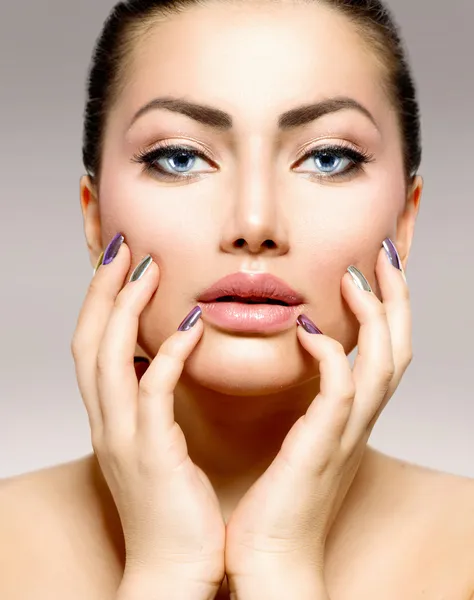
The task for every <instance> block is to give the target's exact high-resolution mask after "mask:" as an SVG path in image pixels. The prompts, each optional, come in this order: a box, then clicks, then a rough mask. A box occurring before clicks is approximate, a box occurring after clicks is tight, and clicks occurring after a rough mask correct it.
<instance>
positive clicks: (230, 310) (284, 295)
mask: <svg viewBox="0 0 474 600" xmlns="http://www.w3.org/2000/svg"><path fill="white" fill-rule="evenodd" d="M198 301H199V302H200V304H201V308H202V311H203V319H204V321H206V322H207V323H209V324H212V325H214V326H215V327H217V328H219V329H222V330H224V331H232V332H235V333H241V334H249V333H251V334H255V333H256V334H272V333H278V332H282V331H284V330H287V329H289V328H291V327H294V326H295V323H296V319H297V317H298V315H299V314H300V313H301V304H303V303H305V299H304V298H303V296H301V294H299V293H298V292H296V291H295V290H294V289H292V288H291V287H290V286H289V285H288V284H286V283H285V282H284V281H282V280H281V279H278V278H277V277H274V276H273V275H270V274H268V273H258V274H249V273H235V274H234V275H228V276H227V277H224V278H223V279H221V280H220V281H218V282H217V283H215V284H214V285H213V286H211V287H210V288H209V289H208V290H206V291H205V292H204V293H203V294H201V296H199V298H198Z"/></svg>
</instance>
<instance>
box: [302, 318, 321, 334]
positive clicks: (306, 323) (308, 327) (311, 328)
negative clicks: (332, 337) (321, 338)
mask: <svg viewBox="0 0 474 600" xmlns="http://www.w3.org/2000/svg"><path fill="white" fill-rule="evenodd" d="M296 322H297V323H298V325H301V327H302V328H303V329H304V330H305V331H307V332H308V333H318V334H321V335H322V333H323V332H322V331H320V330H319V329H318V328H317V327H316V325H315V324H314V323H313V321H311V319H308V317H307V316H306V315H300V316H299V317H298V318H297V319H296Z"/></svg>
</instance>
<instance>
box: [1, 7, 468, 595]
mask: <svg viewBox="0 0 474 600" xmlns="http://www.w3.org/2000/svg"><path fill="white" fill-rule="evenodd" d="M420 156H421V151H420V134H419V118H418V108H417V103H416V96H415V91H414V87H413V83H412V79H411V75H410V71H409V69H408V66H407V64H406V62H405V59H404V56H403V52H402V49H401V45H400V41H399V38H398V34H397V30H396V28H395V26H394V24H393V22H392V20H391V19H390V16H389V15H388V13H387V12H386V10H385V9H384V8H383V6H382V5H381V4H380V3H379V2H377V1H369V0H367V1H366V2H364V1H363V0H361V1H360V2H353V1H350V0H347V1H344V0H339V1H338V0H324V1H321V2H305V3H293V2H285V1H283V0H281V1H280V2H270V1H269V0H263V1H262V2H254V1H241V2H234V3H227V2H218V1H216V0H214V1H212V0H209V1H208V2H199V3H198V2H193V1H192V0H190V1H187V2H184V1H182V2H177V1H175V2H173V1H169V2H158V1H156V0H155V1H153V0H142V1H139V0H135V1H130V2H125V3H121V4H119V5H117V6H116V7H115V9H114V11H113V13H112V15H111V17H110V19H109V20H108V22H107V24H106V26H105V28H104V30H103V32H102V36H101V38H100V40H99V44H98V48H97V50H96V53H95V55H94V59H93V65H92V70H91V76H90V83H89V96H88V103H87V107H86V119H85V136H84V164H85V167H86V170H87V175H86V176H84V177H83V178H82V180H81V206H82V210H83V215H84V224H85V234H86V239H87V244H88V248H89V253H90V257H91V261H92V264H93V265H97V269H96V272H95V275H94V277H93V279H92V283H91V286H90V289H89V291H88V293H87V297H86V299H85V302H84V305H83V308H82V310H81V314H80V316H79V320H78V324H77V329H76V332H75V334H74V339H73V342H72V350H73V355H74V360H75V364H76V372H77V379H78V384H79V387H80V390H81V394H82V397H83V399H84V403H85V406H86V409H87V413H88V416H89V421H90V425H91V437H92V444H93V447H94V453H93V454H92V455H91V456H87V457H85V458H84V459H82V460H79V461H75V462H73V463H68V464H65V465H60V466H59V467H57V468H54V469H45V470H43V471H40V472H38V473H35V474H31V475H28V476H24V477H18V478H14V479H10V480H8V481H4V482H3V483H2V487H1V500H0V502H1V511H0V514H1V517H0V528H1V535H0V539H1V541H2V543H1V545H0V548H1V550H0V552H1V561H0V563H1V564H2V577H0V597H1V598H2V599H5V600H13V599H15V600H16V599H18V598H22V599H23V598H28V599H30V598H35V599H43V598H45V599H46V598H47V599H50V598H68V599H71V600H75V599H76V598H77V599H81V600H82V599H84V598H87V599H88V600H94V599H97V600H99V599H100V600H105V599H108V598H110V599H113V598H118V599H119V600H128V599H130V600H132V599H133V600H142V599H143V600H149V599H154V598H167V599H172V598H187V599H196V600H199V599H207V598H214V597H218V598H226V597H229V594H230V595H231V596H232V597H233V598H236V599H239V600H241V599H242V600H246V599H249V600H250V599H251V598H259V599H260V598H272V600H274V599H278V598H289V597H294V598H298V599H299V600H303V599H305V598H308V599H309V598H310V599H312V600H328V598H330V599H331V600H345V599H348V600H349V599H350V600H352V599H355V598H364V599H365V600H370V599H372V598H373V599H375V598H377V600H379V599H380V598H383V599H384V600H391V599H397V600H398V599H400V598H404V599H407V600H408V599H412V598H413V599H414V598H442V597H444V598H453V599H455V598H456V599H457V598H459V599H466V600H467V599H468V598H470V597H471V595H472V594H474V511H473V506H474V486H473V484H472V481H471V480H469V479H466V478H460V477H454V476H451V475H448V474H443V473H437V472H434V471H431V470H429V469H424V468H422V467H418V466H415V465H411V464H406V463H403V462H402V461H399V460H396V459H394V458H391V457H389V456H386V455H383V454H381V453H380V452H377V451H375V450H374V449H372V448H371V447H370V446H368V445H367V442H368V439H369V436H370V433H371V431H372V429H373V427H374V425H375V424H376V422H377V419H378V417H379V416H380V414H381V412H382V411H383V409H384V408H385V406H386V404H387V403H388V401H389V400H390V398H391V397H392V396H393V394H394V392H395V390H396V388H397V386H398V384H399V382H400V380H401V378H402V376H403V373H404V371H405V370H406V368H407V366H408V364H409V362H410V360H411V342H410V337H411V324H410V308H409V297H408V295H409V292H408V286H407V283H406V279H405V277H404V269H405V267H406V265H407V261H408V257H409V253H410V247H411V243H412V239H413V233H414V226H415V221H416V217H417V214H418V210H419V205H420V195H421V190H422V180H421V178H420V177H419V175H418V174H417V170H418V167H419V164H420ZM177 329H178V331H176V330H177ZM137 345H138V349H137V351H138V353H139V354H141V355H142V356H144V357H146V356H148V357H149V358H150V359H153V360H152V361H151V363H150V364H149V366H148V368H146V364H145V363H144V362H138V363H137V364H136V365H135V368H134V361H133V357H134V354H135V352H134V351H135V350H136V346H137ZM356 346H358V351H359V352H358V356H357V358H356V361H355V365H354V369H353V370H351V368H350V365H349V363H348V360H347V358H346V357H347V355H348V354H349V353H350V352H351V351H352V350H353V349H354V348H355V347H356ZM143 365H145V367H144V366H143Z"/></svg>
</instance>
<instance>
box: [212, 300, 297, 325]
mask: <svg viewBox="0 0 474 600" xmlns="http://www.w3.org/2000/svg"><path fill="white" fill-rule="evenodd" d="M200 306H201V308H202V312H203V319H204V320H205V321H208V322H209V323H212V324H213V325H216V326H217V327H221V328H222V329H226V330H232V331H245V332H247V333H274V332H276V331H282V330H284V329H288V328H289V327H291V326H292V325H295V324H296V319H297V318H298V316H299V315H300V314H301V307H300V306H281V305H279V304H244V303H243V302H202V303H200Z"/></svg>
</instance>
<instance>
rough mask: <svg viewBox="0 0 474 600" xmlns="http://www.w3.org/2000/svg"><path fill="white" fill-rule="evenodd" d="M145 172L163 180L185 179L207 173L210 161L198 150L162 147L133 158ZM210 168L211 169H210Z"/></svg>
mask: <svg viewBox="0 0 474 600" xmlns="http://www.w3.org/2000/svg"><path fill="white" fill-rule="evenodd" d="M133 161H134V162H138V163H140V164H143V165H144V169H145V171H146V172H148V173H151V174H153V175H155V176H156V177H161V178H163V179H173V180H176V179H186V178H187V177H194V176H195V175H197V174H199V173H202V172H209V166H210V161H209V159H208V158H207V157H206V156H205V155H204V154H203V153H202V152H200V151H199V150H193V149H191V148H185V147H181V146H170V145H168V146H163V147H161V148H155V149H154V150H150V151H149V152H145V153H143V154H140V155H139V156H136V157H134V159H133ZM211 168H212V167H211Z"/></svg>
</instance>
